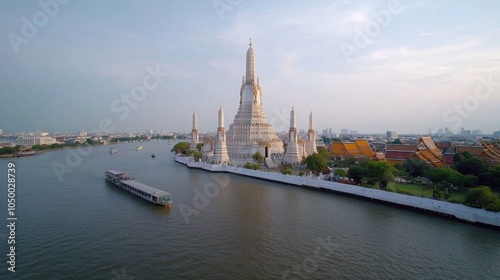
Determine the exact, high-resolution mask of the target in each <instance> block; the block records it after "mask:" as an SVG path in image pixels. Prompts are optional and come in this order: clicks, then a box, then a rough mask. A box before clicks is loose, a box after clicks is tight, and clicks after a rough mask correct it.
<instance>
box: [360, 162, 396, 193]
mask: <svg viewBox="0 0 500 280" xmlns="http://www.w3.org/2000/svg"><path fill="white" fill-rule="evenodd" d="M365 171H366V173H365V176H366V177H367V179H368V180H370V181H373V182H375V183H376V182H379V186H380V189H383V190H385V188H386V187H387V184H388V183H389V182H390V181H391V180H392V179H394V175H395V174H396V173H397V172H398V170H397V169H396V167H394V165H393V164H392V163H389V162H387V161H369V162H368V163H367V165H366V170H365Z"/></svg>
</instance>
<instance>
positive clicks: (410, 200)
mask: <svg viewBox="0 0 500 280" xmlns="http://www.w3.org/2000/svg"><path fill="white" fill-rule="evenodd" d="M175 161H176V162H178V163H182V164H184V165H186V166H187V167H189V168H197V169H203V170H206V171H210V172H227V173H232V174H237V175H243V176H248V177H253V178H258V179H264V180H270V181H275V182H280V183H285V184H290V185H295V186H300V187H306V188H311V189H317V190H322V191H329V192H336V193H342V194H346V195H351V196H357V197H361V198H365V199H370V200H376V201H380V202H384V203H389V204H393V205H396V206H400V207H405V208H410V209H414V210H418V211H422V212H426V213H432V214H436V215H441V216H446V217H450V218H455V219H458V220H461V221H465V222H469V223H476V224H482V225H486V226H491V227H495V228H500V212H491V211H486V210H484V209H477V208H473V207H469V206H465V205H462V204H456V203H451V202H447V201H440V200H434V199H429V198H423V197H417V196H411V195H405V194H399V193H393V192H388V191H384V190H378V189H369V188H364V187H359V186H354V185H347V184H341V183H337V182H331V181H324V180H321V179H319V178H317V177H314V178H313V177H299V176H292V175H283V174H281V173H272V172H264V171H260V170H250V169H245V168H242V167H235V166H229V165H213V164H208V163H205V162H195V161H194V160H193V158H192V157H182V156H176V157H175Z"/></svg>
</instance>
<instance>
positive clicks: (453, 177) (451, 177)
mask: <svg viewBox="0 0 500 280" xmlns="http://www.w3.org/2000/svg"><path fill="white" fill-rule="evenodd" d="M425 176H426V177H427V178H429V179H431V181H432V182H434V183H437V184H438V185H440V186H445V185H449V184H452V185H455V186H459V187H471V186H472V185H474V184H475V183H476V181H477V178H476V177H475V176H473V175H463V174H461V173H460V172H458V171H456V170H455V169H452V168H450V167H448V166H442V167H435V168H430V169H429V170H428V171H427V172H426V173H425Z"/></svg>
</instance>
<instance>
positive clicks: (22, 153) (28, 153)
mask: <svg viewBox="0 0 500 280" xmlns="http://www.w3.org/2000/svg"><path fill="white" fill-rule="evenodd" d="M34 155H36V152H35V151H33V150H29V151H20V152H18V153H17V154H16V157H30V156H34Z"/></svg>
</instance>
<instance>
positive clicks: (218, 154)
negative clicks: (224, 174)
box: [214, 106, 229, 164]
mask: <svg viewBox="0 0 500 280" xmlns="http://www.w3.org/2000/svg"><path fill="white" fill-rule="evenodd" d="M214 163H215V164H229V154H228V153H227V145H226V131H225V129H224V111H222V106H221V107H220V109H219V126H218V127H217V139H216V140H215V150H214Z"/></svg>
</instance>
